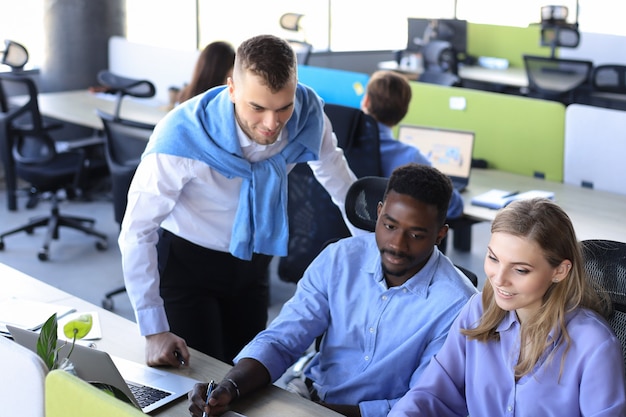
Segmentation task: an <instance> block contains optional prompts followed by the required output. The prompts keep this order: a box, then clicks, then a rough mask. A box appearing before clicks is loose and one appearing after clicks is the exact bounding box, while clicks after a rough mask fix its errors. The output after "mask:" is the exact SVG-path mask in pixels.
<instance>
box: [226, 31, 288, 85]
mask: <svg viewBox="0 0 626 417" xmlns="http://www.w3.org/2000/svg"><path fill="white" fill-rule="evenodd" d="M235 71H250V72H252V73H253V74H255V75H257V76H259V77H261V78H262V79H263V80H265V84H266V85H267V87H268V88H269V89H270V90H271V91H272V92H277V91H280V90H282V89H283V88H284V87H285V86H286V85H287V84H288V83H289V82H291V81H293V80H296V79H297V64H296V54H295V53H294V51H293V49H292V48H291V46H290V45H289V43H288V42H287V41H285V40H284V39H281V38H279V37H276V36H273V35H258V36H254V37H252V38H250V39H248V40H245V41H244V42H243V43H241V45H239V48H237V54H236V55H235Z"/></svg>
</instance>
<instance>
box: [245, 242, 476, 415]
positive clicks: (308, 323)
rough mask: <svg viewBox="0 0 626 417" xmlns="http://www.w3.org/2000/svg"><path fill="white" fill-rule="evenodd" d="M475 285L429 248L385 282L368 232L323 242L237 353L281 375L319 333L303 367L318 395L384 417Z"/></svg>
mask: <svg viewBox="0 0 626 417" xmlns="http://www.w3.org/2000/svg"><path fill="white" fill-rule="evenodd" d="M474 293H476V289H475V288H474V287H473V285H472V284H471V283H470V281H469V280H468V279H467V278H466V277H465V276H464V275H462V274H461V273H460V272H459V271H458V270H457V269H456V268H455V267H454V265H453V264H452V263H451V262H450V260H449V259H448V258H447V257H445V255H443V254H442V253H441V252H439V250H438V249H437V248H436V247H435V248H434V251H433V254H432V255H431V257H430V259H429V260H428V262H427V263H426V265H425V266H424V267H423V268H422V270H421V271H420V272H418V273H417V274H416V275H414V276H413V277H412V278H410V279H409V280H408V281H407V282H406V283H405V284H404V285H402V286H399V287H393V288H387V285H386V284H385V279H384V278H383V273H382V269H381V259H380V253H379V250H378V247H377V245H376V241H375V237H374V234H373V233H370V234H367V235H363V236H357V237H352V238H347V239H342V240H340V241H339V242H337V243H334V244H332V245H330V246H328V247H327V248H326V249H325V250H324V251H323V252H322V253H321V254H320V255H319V256H318V257H317V258H316V259H315V260H314V261H313V262H312V263H311V265H310V266H309V268H308V269H307V270H306V272H305V274H304V277H303V278H302V279H301V280H300V281H299V282H298V287H297V289H296V292H295V294H294V296H293V298H292V299H291V300H289V301H287V303H285V304H284V306H283V309H282V310H281V312H280V314H279V315H278V317H277V318H276V319H275V320H274V321H273V322H272V323H271V325H270V326H269V327H268V329H266V330H265V331H263V332H261V333H259V335H258V336H257V337H256V338H255V339H254V340H253V341H252V342H250V343H249V344H248V345H247V346H246V347H244V349H243V350H242V351H241V353H240V354H239V355H238V356H237V358H235V362H236V361H238V360H239V359H241V358H244V357H248V358H255V359H257V360H258V361H260V362H261V363H262V364H263V365H264V366H265V367H266V368H267V369H268V371H269V373H270V375H271V378H272V380H273V381H275V380H276V379H278V378H279V377H280V376H281V375H282V374H283V373H284V372H285V371H286V370H287V368H288V367H289V366H291V365H292V364H293V363H294V362H295V361H296V360H297V359H298V358H299V357H300V356H301V355H302V353H303V352H304V351H305V350H306V349H307V348H308V347H309V346H310V345H311V343H313V341H314V340H315V338H316V337H317V336H319V335H322V334H324V339H323V341H322V343H321V346H320V351H319V353H318V355H317V357H316V358H315V359H314V360H313V362H312V363H311V365H310V367H309V368H308V369H307V371H306V375H307V377H309V378H310V379H311V380H313V382H314V386H315V388H316V389H317V391H318V394H319V396H320V398H321V399H322V400H323V401H325V402H328V403H334V404H354V405H356V404H359V406H360V409H361V415H362V416H363V417H366V416H381V417H382V416H386V415H387V413H388V412H389V410H390V409H391V406H392V405H393V404H394V403H395V401H397V399H399V398H400V397H402V395H404V394H405V393H406V392H407V391H408V389H409V388H410V387H411V386H412V385H413V384H414V383H415V381H416V380H417V377H418V376H419V375H420V374H421V372H422V371H423V369H424V368H425V366H426V365H427V364H428V362H429V361H430V359H431V357H432V356H433V355H434V354H435V353H436V352H437V351H438V350H439V348H440V347H441V346H442V344H443V342H444V340H445V337H446V335H447V333H448V329H449V327H450V325H451V324H452V322H453V321H454V319H455V318H456V316H457V314H458V312H459V311H460V309H461V308H462V307H463V305H465V303H466V302H467V300H468V299H469V298H470V296H471V295H472V294H474Z"/></svg>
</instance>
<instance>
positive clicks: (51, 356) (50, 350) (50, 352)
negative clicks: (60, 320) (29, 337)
mask: <svg viewBox="0 0 626 417" xmlns="http://www.w3.org/2000/svg"><path fill="white" fill-rule="evenodd" d="M57 331H58V330H57V313H54V314H52V315H51V316H50V318H48V320H46V322H45V323H44V325H43V326H42V327H41V331H40V333H39V338H38V339H37V354H38V355H39V357H40V358H41V359H42V360H43V362H44V363H45V364H46V366H47V367H48V369H49V370H52V369H55V368H56V360H57V349H56V347H57Z"/></svg>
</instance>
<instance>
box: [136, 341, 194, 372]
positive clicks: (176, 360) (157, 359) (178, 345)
mask: <svg viewBox="0 0 626 417" xmlns="http://www.w3.org/2000/svg"><path fill="white" fill-rule="evenodd" d="M146 363H147V364H148V366H159V365H169V366H174V367H176V368H178V367H180V366H184V365H189V349H187V343H185V340H184V339H182V338H181V337H178V336H176V335H175V334H174V333H171V332H163V333H157V334H152V335H150V336H146Z"/></svg>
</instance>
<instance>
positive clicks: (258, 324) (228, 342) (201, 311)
mask: <svg viewBox="0 0 626 417" xmlns="http://www.w3.org/2000/svg"><path fill="white" fill-rule="evenodd" d="M157 248H158V253H159V271H160V275H161V284H160V293H161V297H162V298H163V300H164V303H165V312H166V314H167V318H168V321H169V323H170V329H171V331H172V332H173V333H175V334H176V335H178V336H180V337H182V338H184V339H185V341H186V342H187V345H188V346H191V347H193V348H194V349H197V350H199V351H201V352H203V353H205V354H207V355H210V356H213V357H214V358H217V359H220V360H222V361H224V362H227V363H231V364H232V359H233V358H234V357H235V356H236V355H237V353H239V351H240V350H241V348H242V347H243V346H244V345H245V344H246V343H248V342H249V341H250V340H252V338H254V336H256V334H257V333H258V332H260V331H261V330H263V329H265V326H266V324H267V308H268V304H269V272H268V267H269V263H270V261H271V256H268V255H259V254H254V255H253V257H252V260H250V261H244V260H241V259H239V258H236V257H234V256H232V255H231V254H229V253H226V252H219V251H214V250H211V249H207V248H204V247H201V246H198V245H195V244H193V243H191V242H189V241H187V240H185V239H182V238H180V237H178V236H176V235H174V234H172V233H170V232H168V231H166V230H163V229H162V230H161V237H160V239H159V243H158V246H157Z"/></svg>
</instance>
